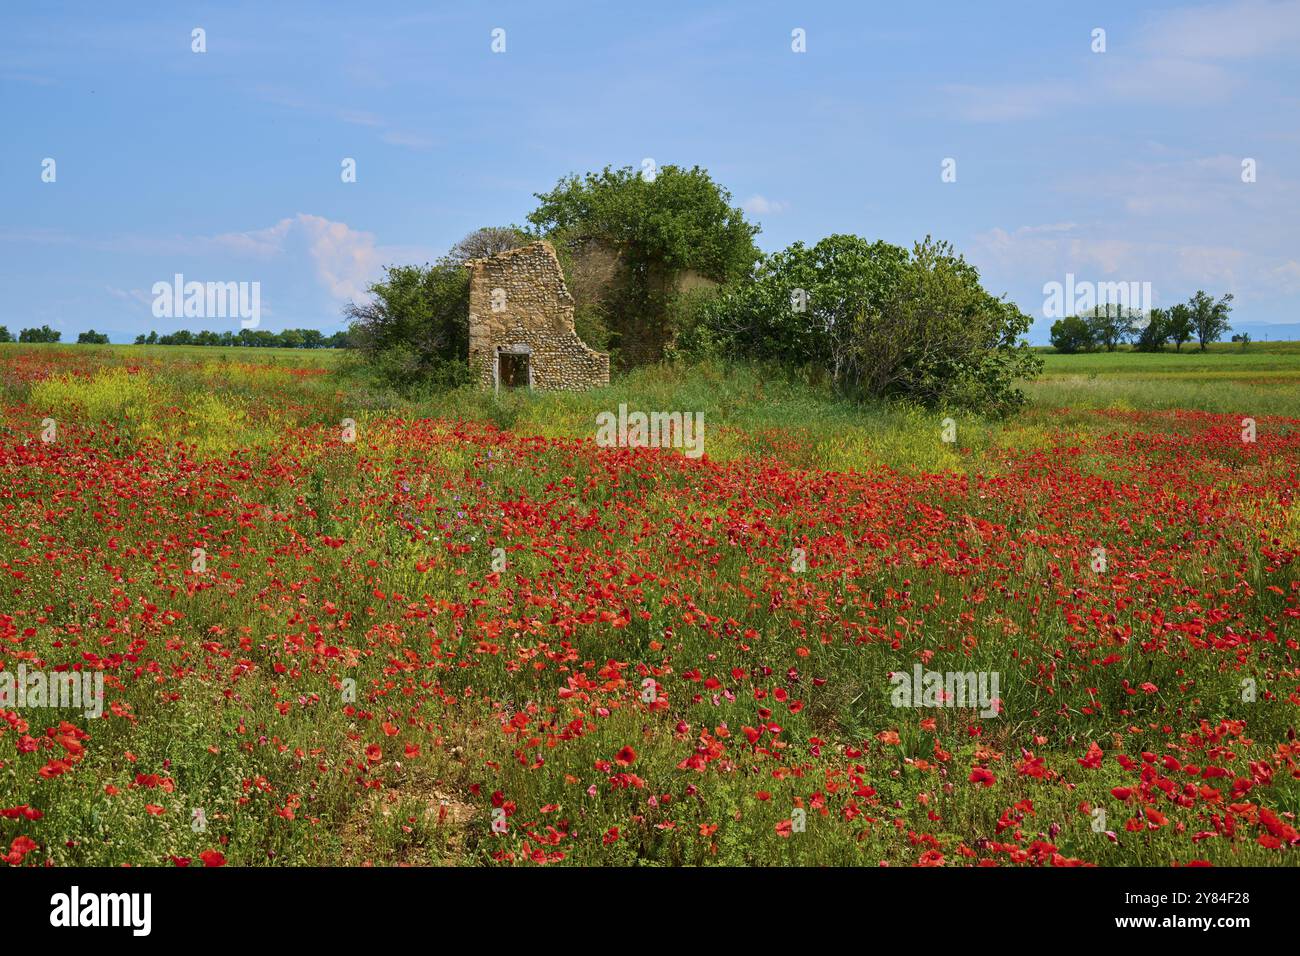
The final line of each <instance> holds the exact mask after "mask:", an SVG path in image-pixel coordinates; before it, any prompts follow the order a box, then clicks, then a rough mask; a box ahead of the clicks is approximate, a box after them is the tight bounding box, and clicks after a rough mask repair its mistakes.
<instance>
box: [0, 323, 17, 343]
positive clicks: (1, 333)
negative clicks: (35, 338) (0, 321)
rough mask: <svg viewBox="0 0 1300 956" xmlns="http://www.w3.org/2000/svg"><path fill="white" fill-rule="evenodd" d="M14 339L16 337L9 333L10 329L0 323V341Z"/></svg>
mask: <svg viewBox="0 0 1300 956" xmlns="http://www.w3.org/2000/svg"><path fill="white" fill-rule="evenodd" d="M13 340H14V337H13V336H12V335H10V334H9V329H8V328H7V327H6V326H3V325H0V342H12V341H13Z"/></svg>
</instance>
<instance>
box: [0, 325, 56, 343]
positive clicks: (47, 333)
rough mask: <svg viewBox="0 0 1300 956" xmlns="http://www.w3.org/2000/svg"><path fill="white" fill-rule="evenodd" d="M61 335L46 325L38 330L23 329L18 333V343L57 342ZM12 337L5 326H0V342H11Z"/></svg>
mask: <svg viewBox="0 0 1300 956" xmlns="http://www.w3.org/2000/svg"><path fill="white" fill-rule="evenodd" d="M60 334H61V333H59V332H56V331H54V329H52V328H50V327H49V326H48V325H42V326H41V327H40V328H39V329H23V330H22V331H21V332H19V333H18V341H19V342H57V341H58V340H59V336H60ZM13 340H14V337H13V335H11V334H10V332H9V329H8V328H7V327H6V326H3V325H0V342H12V341H13Z"/></svg>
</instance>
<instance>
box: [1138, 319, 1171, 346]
mask: <svg viewBox="0 0 1300 956" xmlns="http://www.w3.org/2000/svg"><path fill="white" fill-rule="evenodd" d="M1168 341H1169V312H1168V310H1166V309H1152V310H1151V311H1149V312H1148V313H1147V315H1146V325H1139V324H1134V325H1133V347H1134V348H1135V349H1137V350H1138V351H1139V352H1159V351H1160V350H1161V349H1163V348H1164V347H1165V343H1166V342H1168Z"/></svg>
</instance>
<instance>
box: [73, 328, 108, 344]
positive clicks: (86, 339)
mask: <svg viewBox="0 0 1300 956" xmlns="http://www.w3.org/2000/svg"><path fill="white" fill-rule="evenodd" d="M77 344H78V345H107V344H108V336H107V335H104V334H103V333H102V332H96V331H95V330H94V329H89V330H87V331H85V332H82V333H81V334H80V335H78V336H77Z"/></svg>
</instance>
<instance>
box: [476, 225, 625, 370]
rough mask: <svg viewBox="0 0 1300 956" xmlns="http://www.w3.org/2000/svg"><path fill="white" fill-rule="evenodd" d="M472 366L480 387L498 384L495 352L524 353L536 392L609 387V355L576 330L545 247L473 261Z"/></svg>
mask: <svg viewBox="0 0 1300 956" xmlns="http://www.w3.org/2000/svg"><path fill="white" fill-rule="evenodd" d="M466 266H467V267H468V268H469V270H470V286H469V364H470V369H471V370H472V371H473V372H474V375H475V378H476V380H477V381H478V383H479V385H480V386H481V387H483V388H496V387H497V355H498V353H499V352H502V351H504V352H512V353H515V354H520V353H523V354H527V356H528V368H529V378H530V381H531V386H532V387H533V388H534V389H541V390H555V389H568V390H581V389H587V388H594V387H597V386H601V385H608V384H609V356H608V355H606V354H604V353H603V352H596V351H593V350H592V349H590V348H588V347H587V344H586V343H585V342H583V341H582V339H580V338H578V335H577V333H576V332H575V331H574V330H573V296H571V295H570V294H569V290H568V289H567V288H566V287H565V284H564V273H563V271H562V270H561V269H560V261H559V259H558V258H556V255H555V249H554V247H552V246H551V244H550V243H549V242H546V241H541V242H534V243H531V244H529V245H527V246H522V247H521V248H518V249H511V250H510V251H509V252H503V253H500V254H498V255H495V256H489V257H487V258H484V259H471V260H470V261H469V262H468V263H466Z"/></svg>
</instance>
